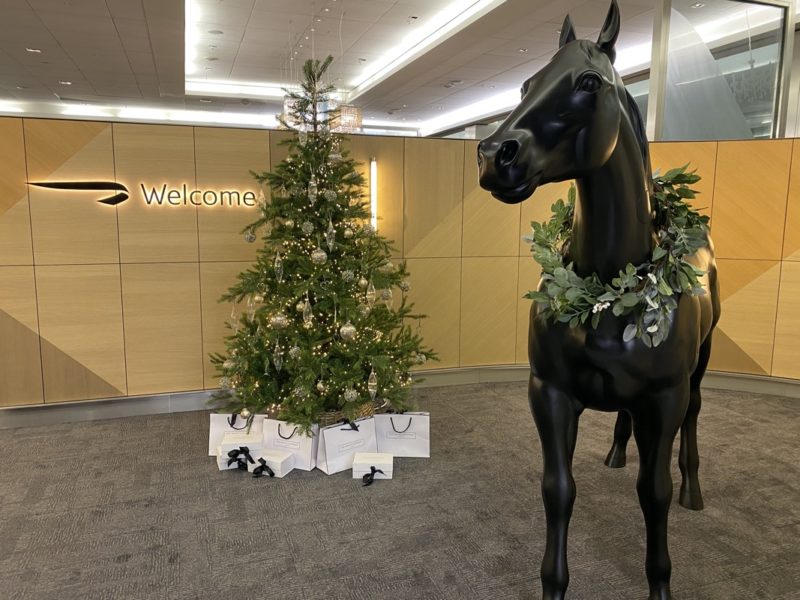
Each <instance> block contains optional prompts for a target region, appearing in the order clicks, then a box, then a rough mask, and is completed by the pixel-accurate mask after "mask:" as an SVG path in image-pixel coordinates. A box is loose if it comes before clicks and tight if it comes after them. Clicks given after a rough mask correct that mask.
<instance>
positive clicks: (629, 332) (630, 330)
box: [622, 323, 637, 342]
mask: <svg viewBox="0 0 800 600" xmlns="http://www.w3.org/2000/svg"><path fill="white" fill-rule="evenodd" d="M636 330H637V328H636V323H631V324H629V325H628V326H627V327H625V331H623V332H622V341H623V342H630V341H631V340H632V339H633V338H635V337H636Z"/></svg>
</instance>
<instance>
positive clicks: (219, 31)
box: [208, 29, 225, 35]
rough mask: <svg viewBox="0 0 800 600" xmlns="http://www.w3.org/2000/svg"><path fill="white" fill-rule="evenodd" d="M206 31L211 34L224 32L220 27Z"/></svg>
mask: <svg viewBox="0 0 800 600" xmlns="http://www.w3.org/2000/svg"><path fill="white" fill-rule="evenodd" d="M208 33H210V34H211V35H222V34H223V33H225V32H224V31H222V29H209V30H208Z"/></svg>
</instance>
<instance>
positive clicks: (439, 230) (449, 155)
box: [403, 138, 464, 258]
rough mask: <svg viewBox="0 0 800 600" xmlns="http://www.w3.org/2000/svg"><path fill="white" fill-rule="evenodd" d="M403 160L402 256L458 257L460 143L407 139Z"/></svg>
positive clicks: (461, 144)
mask: <svg viewBox="0 0 800 600" xmlns="http://www.w3.org/2000/svg"><path fill="white" fill-rule="evenodd" d="M405 157H406V158H405V167H404V181H405V190H406V199H405V205H404V207H403V209H404V211H405V217H404V220H403V222H404V225H403V227H404V238H403V251H404V253H405V256H406V257H408V258H419V257H447V256H451V257H452V256H461V230H462V206H463V201H462V198H463V195H462V186H463V184H464V177H463V169H464V142H463V141H460V140H437V139H427V138H426V139H415V138H409V139H406V140H405Z"/></svg>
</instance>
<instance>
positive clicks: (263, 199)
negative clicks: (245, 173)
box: [257, 183, 267, 204]
mask: <svg viewBox="0 0 800 600" xmlns="http://www.w3.org/2000/svg"><path fill="white" fill-rule="evenodd" d="M257 200H258V203H259V204H261V203H264V202H266V201H267V195H266V194H265V193H264V184H263V183H262V184H261V185H260V186H258V198H257Z"/></svg>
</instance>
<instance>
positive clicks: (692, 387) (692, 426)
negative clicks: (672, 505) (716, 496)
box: [678, 335, 711, 510]
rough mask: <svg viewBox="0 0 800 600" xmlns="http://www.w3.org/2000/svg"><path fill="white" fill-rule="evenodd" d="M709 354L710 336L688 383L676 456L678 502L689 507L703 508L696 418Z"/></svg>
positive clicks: (704, 344)
mask: <svg viewBox="0 0 800 600" xmlns="http://www.w3.org/2000/svg"><path fill="white" fill-rule="evenodd" d="M710 355H711V335H709V336H708V338H706V340H705V341H704V342H703V345H702V346H700V356H699V358H698V362H697V368H696V369H695V371H694V373H692V377H691V380H690V382H689V408H688V409H687V411H686V417H685V418H684V420H683V424H682V425H681V449H680V453H679V455H678V464H679V466H680V469H681V491H680V496H679V497H678V502H679V503H680V505H681V506H683V507H684V508H688V509H690V510H703V494H702V492H701V491H700V479H699V478H698V475H697V471H698V469H699V467H700V455H699V453H698V451H697V417H698V415H699V414H700V407H701V394H700V382H701V381H702V380H703V375H705V372H706V367H707V366H708V359H709V356H710Z"/></svg>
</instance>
